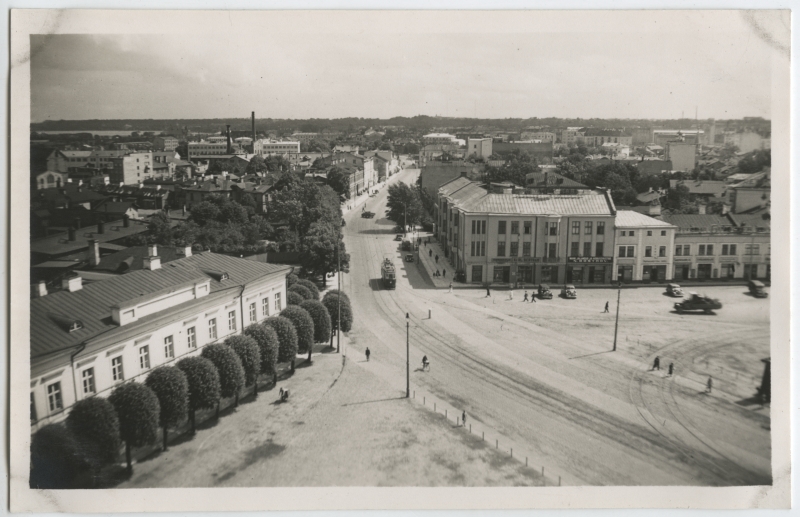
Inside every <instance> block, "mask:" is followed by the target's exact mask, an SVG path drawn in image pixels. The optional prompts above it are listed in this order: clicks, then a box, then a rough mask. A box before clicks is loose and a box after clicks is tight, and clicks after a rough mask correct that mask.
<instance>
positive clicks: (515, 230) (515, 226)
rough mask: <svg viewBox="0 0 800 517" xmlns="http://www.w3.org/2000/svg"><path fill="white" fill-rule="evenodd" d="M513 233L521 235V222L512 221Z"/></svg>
mask: <svg viewBox="0 0 800 517" xmlns="http://www.w3.org/2000/svg"><path fill="white" fill-rule="evenodd" d="M511 233H512V234H513V235H519V221H511Z"/></svg>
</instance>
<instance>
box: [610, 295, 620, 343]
mask: <svg viewBox="0 0 800 517" xmlns="http://www.w3.org/2000/svg"><path fill="white" fill-rule="evenodd" d="M621 294H622V283H621V282H620V283H619V284H618V285H617V320H616V322H615V323H614V348H613V349H612V350H611V351H612V352H616V351H617V330H619V297H620V295H621Z"/></svg>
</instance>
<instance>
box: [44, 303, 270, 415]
mask: <svg viewBox="0 0 800 517" xmlns="http://www.w3.org/2000/svg"><path fill="white" fill-rule="evenodd" d="M274 301H275V311H276V313H277V312H280V311H281V310H282V300H281V293H275V296H274ZM269 302H270V300H269V298H268V297H265V298H263V299H262V300H261V314H262V315H263V316H269V313H270V303H269ZM249 316H250V323H256V321H257V319H258V318H257V314H256V303H255V302H253V303H251V304H250V305H249ZM228 330H229V331H230V332H235V331H236V330H237V324H236V311H230V312H228ZM208 338H209V340H210V341H215V340H216V339H217V319H216V318H211V319H209V320H208ZM186 345H187V347H188V348H189V349H190V350H193V349H196V348H197V329H196V327H189V328H187V329H186ZM164 357H165V358H166V359H167V360H170V359H174V358H175V338H174V336H172V335H169V336H166V337H165V338H164ZM139 368H140V369H141V370H149V369H150V345H149V344H148V345H142V346H140V347H139ZM111 378H112V380H113V381H114V382H122V381H124V380H125V370H124V366H123V362H122V355H118V356H116V357H113V358H111ZM81 383H82V387H83V394H84V395H86V396H89V395H94V394H95V393H97V384H96V382H95V371H94V367H90V368H86V369H84V370H83V371H82V372H81ZM47 403H48V408H49V409H50V412H51V413H53V412H56V411H60V410H62V409H64V402H63V398H62V396H61V382H60V381H57V382H54V383H51V384H49V385H48V386H47ZM36 419H37V418H36V407H35V404H34V401H33V392H31V420H32V421H36Z"/></svg>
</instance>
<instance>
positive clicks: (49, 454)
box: [28, 424, 89, 489]
mask: <svg viewBox="0 0 800 517" xmlns="http://www.w3.org/2000/svg"><path fill="white" fill-rule="evenodd" d="M88 470H89V463H88V461H87V459H86V458H85V457H84V456H83V454H82V452H81V446H80V444H79V443H78V440H77V439H76V438H75V436H74V435H73V434H72V433H71V432H70V430H69V429H67V427H66V426H65V425H63V424H50V425H46V426H44V427H42V428H41V429H39V430H38V431H36V433H35V434H34V435H33V436H32V437H31V475H30V478H29V479H28V481H29V485H30V487H31V488H34V489H62V488H75V487H76V486H75V481H76V480H77V478H78V477H79V476H81V475H82V474H83V473H85V472H87V471H88Z"/></svg>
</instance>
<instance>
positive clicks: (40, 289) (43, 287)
mask: <svg viewBox="0 0 800 517" xmlns="http://www.w3.org/2000/svg"><path fill="white" fill-rule="evenodd" d="M43 296H47V284H46V283H45V281H44V280H39V283H38V284H36V297H37V298H42V297H43Z"/></svg>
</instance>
